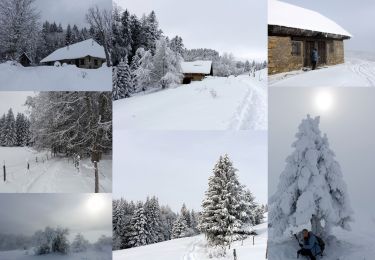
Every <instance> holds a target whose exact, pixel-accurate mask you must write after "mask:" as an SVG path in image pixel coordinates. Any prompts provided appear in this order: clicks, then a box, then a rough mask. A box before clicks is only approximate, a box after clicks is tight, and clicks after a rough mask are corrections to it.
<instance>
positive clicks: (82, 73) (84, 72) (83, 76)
mask: <svg viewBox="0 0 375 260" xmlns="http://www.w3.org/2000/svg"><path fill="white" fill-rule="evenodd" d="M80 73H81V77H82V78H83V79H85V78H86V77H87V75H88V74H87V72H86V71H83V70H81V72H80Z"/></svg>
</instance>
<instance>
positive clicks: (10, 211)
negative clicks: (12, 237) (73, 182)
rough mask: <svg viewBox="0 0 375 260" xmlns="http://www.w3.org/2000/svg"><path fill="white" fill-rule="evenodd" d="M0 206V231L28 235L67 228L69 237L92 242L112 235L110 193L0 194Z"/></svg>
mask: <svg viewBox="0 0 375 260" xmlns="http://www.w3.org/2000/svg"><path fill="white" fill-rule="evenodd" d="M93 204H95V206H96V207H97V208H95V209H94V208H93ZM0 205H1V211H0V233H6V234H23V235H32V234H34V232H35V231H37V230H40V229H44V228H45V227H46V226H51V227H57V226H59V227H64V228H65V227H66V228H68V229H69V231H70V239H72V238H73V237H74V236H75V235H76V234H77V233H82V234H83V235H84V236H85V237H86V238H87V239H88V240H90V242H96V241H97V239H98V238H99V237H100V236H101V235H102V234H104V235H107V236H111V235H112V203H111V195H110V194H52V193H51V194H2V195H1V196H0Z"/></svg>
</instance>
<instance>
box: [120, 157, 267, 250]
mask: <svg viewBox="0 0 375 260" xmlns="http://www.w3.org/2000/svg"><path fill="white" fill-rule="evenodd" d="M236 171H237V170H236V169H235V168H234V167H233V164H232V162H231V161H230V159H229V157H228V156H227V155H225V156H222V157H220V159H219V161H218V162H217V163H216V165H215V168H214V170H213V176H211V177H210V178H209V183H208V190H207V192H206V194H205V199H204V200H203V202H202V209H203V210H202V212H195V211H194V210H189V209H188V208H187V207H186V205H185V204H183V205H182V207H181V210H180V212H179V213H174V212H173V211H172V210H171V209H170V208H169V207H168V206H160V205H159V202H158V199H157V197H152V198H147V200H146V202H144V203H143V202H140V201H139V202H137V203H134V202H133V201H130V202H128V201H127V200H125V199H117V200H114V201H113V248H114V250H119V249H125V248H131V247H138V246H144V245H148V244H153V243H158V242H162V241H166V240H171V239H176V238H183V237H188V236H194V235H197V234H200V233H203V234H205V236H206V238H207V240H208V242H209V244H210V245H211V246H213V247H220V248H225V247H227V246H230V244H231V243H232V242H233V241H236V240H239V239H245V238H246V237H247V236H249V235H250V234H253V232H252V228H251V227H252V226H255V225H258V224H260V223H262V221H263V215H264V212H265V211H266V207H265V206H263V205H259V204H258V203H256V202H255V197H254V196H253V195H252V193H251V192H250V191H249V190H248V189H246V187H245V186H244V185H242V184H240V182H239V180H238V177H237V175H236Z"/></svg>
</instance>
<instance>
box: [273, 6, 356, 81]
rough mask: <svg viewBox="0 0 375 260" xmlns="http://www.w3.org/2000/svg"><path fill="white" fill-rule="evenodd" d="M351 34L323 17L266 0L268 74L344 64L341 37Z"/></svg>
mask: <svg viewBox="0 0 375 260" xmlns="http://www.w3.org/2000/svg"><path fill="white" fill-rule="evenodd" d="M350 38H351V35H350V33H348V32H347V31H346V30H344V29H343V28H342V27H341V26H339V25H338V24H337V23H335V22H334V21H332V20H330V19H328V18H327V17H325V16H323V15H321V14H319V13H317V12H315V11H311V10H308V9H305V8H301V7H298V6H294V5H291V4H287V3H284V2H281V1H278V0H269V1H268V73H269V74H276V73H281V72H288V71H292V70H299V69H303V68H308V67H311V52H312V50H313V49H314V48H316V49H317V50H318V55H319V61H318V66H324V65H335V64H340V63H344V40H346V39H350Z"/></svg>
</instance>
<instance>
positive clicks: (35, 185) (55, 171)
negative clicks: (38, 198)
mask: <svg viewBox="0 0 375 260" xmlns="http://www.w3.org/2000/svg"><path fill="white" fill-rule="evenodd" d="M47 155H48V160H47ZM0 161H1V168H0V177H1V178H0V192H11V193H13V192H36V193H48V192H53V193H55V192H63V193H70V192H71V193H76V192H81V193H85V192H94V186H95V183H94V182H95V178H94V168H93V166H92V163H91V161H90V160H88V159H84V160H82V161H81V167H80V172H79V173H78V171H77V169H76V168H75V167H74V165H73V162H72V159H71V158H70V159H68V158H65V157H53V158H51V156H50V153H47V152H36V151H34V150H32V149H30V148H21V147H12V148H9V147H0ZM4 162H5V165H6V177H7V178H6V182H4V181H3V163H4ZM28 162H29V164H30V170H27V163H28ZM99 190H100V192H111V191H112V160H111V159H110V157H109V156H108V157H107V158H105V159H103V160H102V161H101V162H100V163H99Z"/></svg>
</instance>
